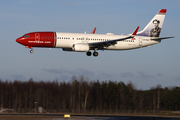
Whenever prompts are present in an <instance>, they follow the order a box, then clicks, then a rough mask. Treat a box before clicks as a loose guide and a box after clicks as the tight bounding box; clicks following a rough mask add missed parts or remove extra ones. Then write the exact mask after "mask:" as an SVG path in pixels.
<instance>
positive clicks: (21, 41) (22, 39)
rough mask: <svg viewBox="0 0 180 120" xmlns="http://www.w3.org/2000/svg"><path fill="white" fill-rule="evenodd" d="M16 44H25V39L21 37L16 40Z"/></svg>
mask: <svg viewBox="0 0 180 120" xmlns="http://www.w3.org/2000/svg"><path fill="white" fill-rule="evenodd" d="M16 42H17V43H19V44H23V43H24V38H22V37H20V38H17V39H16Z"/></svg>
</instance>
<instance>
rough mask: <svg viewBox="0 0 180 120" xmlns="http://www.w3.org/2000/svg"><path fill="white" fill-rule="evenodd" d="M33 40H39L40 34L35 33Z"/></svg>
mask: <svg viewBox="0 0 180 120" xmlns="http://www.w3.org/2000/svg"><path fill="white" fill-rule="evenodd" d="M35 41H40V34H39V33H35Z"/></svg>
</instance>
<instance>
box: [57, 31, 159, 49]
mask: <svg viewBox="0 0 180 120" xmlns="http://www.w3.org/2000/svg"><path fill="white" fill-rule="evenodd" d="M124 37H128V35H114V34H112V33H107V34H87V33H62V32H56V45H55V47H56V48H72V46H73V44H76V43H87V44H88V43H96V42H103V41H109V40H116V39H120V38H124ZM157 43H159V41H155V40H151V37H144V36H135V37H134V38H130V39H126V40H123V41H118V42H117V44H115V45H111V46H109V47H106V48H105V49H106V50H128V49H136V48H141V47H147V46H151V45H153V44H157Z"/></svg>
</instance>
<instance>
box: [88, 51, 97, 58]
mask: <svg viewBox="0 0 180 120" xmlns="http://www.w3.org/2000/svg"><path fill="white" fill-rule="evenodd" d="M86 55H87V56H91V52H90V51H88V52H87V53H86ZM93 56H94V57H97V56H98V52H96V50H94V52H93Z"/></svg>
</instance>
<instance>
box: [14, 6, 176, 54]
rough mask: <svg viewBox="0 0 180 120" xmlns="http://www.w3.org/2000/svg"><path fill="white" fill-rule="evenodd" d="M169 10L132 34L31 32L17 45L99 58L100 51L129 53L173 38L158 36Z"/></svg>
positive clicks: (159, 13)
mask: <svg viewBox="0 0 180 120" xmlns="http://www.w3.org/2000/svg"><path fill="white" fill-rule="evenodd" d="M166 11H167V10H166V9H161V10H160V11H159V12H158V13H157V14H156V15H155V16H154V17H153V19H152V20H151V21H150V22H149V23H148V24H147V25H146V27H145V28H144V29H143V30H141V31H140V32H138V29H139V27H137V28H136V30H135V31H134V32H133V33H132V34H128V35H115V34H113V33H107V34H94V33H95V31H96V28H94V30H93V31H92V33H86V32H85V33H64V32H31V33H27V34H25V35H23V36H22V37H19V38H17V39H16V42H18V43H20V44H22V45H24V46H25V47H26V48H30V49H31V50H30V53H33V47H46V48H62V50H63V51H75V52H86V55H87V56H91V54H92V53H91V52H90V50H94V52H93V56H95V57H96V56H98V52H96V51H97V50H130V49H137V48H142V47H149V46H151V45H154V44H157V43H160V42H161V40H163V39H169V38H173V37H159V35H160V32H161V29H162V25H163V22H164V18H165V15H166Z"/></svg>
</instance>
